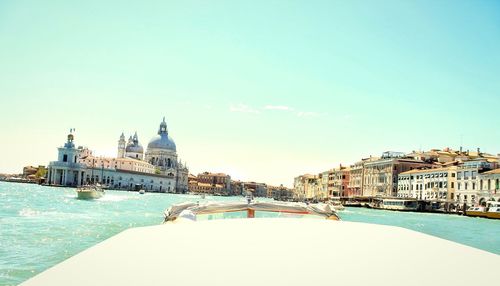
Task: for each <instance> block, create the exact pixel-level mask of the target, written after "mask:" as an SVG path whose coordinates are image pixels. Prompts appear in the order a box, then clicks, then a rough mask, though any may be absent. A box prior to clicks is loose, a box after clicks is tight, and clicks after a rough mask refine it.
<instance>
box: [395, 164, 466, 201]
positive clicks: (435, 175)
mask: <svg viewBox="0 0 500 286" xmlns="http://www.w3.org/2000/svg"><path fill="white" fill-rule="evenodd" d="M456 173H457V167H456V166H451V167H446V168H431V169H422V170H419V169H415V170H411V171H406V172H402V173H400V174H399V175H398V184H397V188H398V191H397V197H400V198H415V199H419V200H431V201H449V200H454V197H455V187H456V183H457V182H456Z"/></svg>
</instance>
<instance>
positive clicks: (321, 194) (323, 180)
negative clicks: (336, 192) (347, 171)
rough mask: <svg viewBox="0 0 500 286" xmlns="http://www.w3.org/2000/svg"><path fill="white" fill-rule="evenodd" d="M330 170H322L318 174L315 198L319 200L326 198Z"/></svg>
mask: <svg viewBox="0 0 500 286" xmlns="http://www.w3.org/2000/svg"><path fill="white" fill-rule="evenodd" d="M329 175H330V171H324V172H322V173H319V174H318V180H319V182H318V183H319V184H318V186H317V188H318V190H317V195H316V198H317V199H319V200H325V199H327V198H328V181H329Z"/></svg>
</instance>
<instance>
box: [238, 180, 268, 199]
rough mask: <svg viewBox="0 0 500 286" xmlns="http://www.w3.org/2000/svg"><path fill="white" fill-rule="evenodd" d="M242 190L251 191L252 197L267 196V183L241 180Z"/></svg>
mask: <svg viewBox="0 0 500 286" xmlns="http://www.w3.org/2000/svg"><path fill="white" fill-rule="evenodd" d="M242 185H243V187H242V188H243V191H244V193H245V192H251V193H252V194H253V196H254V197H267V185H266V184H265V183H257V182H242Z"/></svg>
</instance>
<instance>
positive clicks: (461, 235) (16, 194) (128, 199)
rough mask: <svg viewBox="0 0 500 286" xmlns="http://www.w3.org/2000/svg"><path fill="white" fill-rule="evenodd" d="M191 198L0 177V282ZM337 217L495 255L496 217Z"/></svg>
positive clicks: (365, 213)
mask: <svg viewBox="0 0 500 286" xmlns="http://www.w3.org/2000/svg"><path fill="white" fill-rule="evenodd" d="M206 199H208V200H218V201H229V200H231V201H232V200H243V198H241V197H232V198H231V197H210V196H207V198H206ZM199 200H201V198H200V197H199V196H196V195H170V194H152V193H147V194H145V195H140V194H138V193H135V192H123V191H109V192H107V194H106V195H105V196H104V197H103V198H101V199H99V200H95V201H82V200H77V199H76V193H75V190H74V189H70V188H55V187H42V186H38V185H30V184H15V183H5V182H0V285H17V284H19V283H21V282H22V281H24V280H26V279H28V278H30V277H32V276H34V275H36V274H37V273H39V272H41V271H43V270H45V269H47V268H49V267H51V266H53V265H55V264H57V263H59V262H61V261H63V260H65V259H67V258H68V257H71V256H73V255H74V254H76V253H78V252H80V251H82V250H84V249H86V248H88V247H90V246H92V245H95V244H96V243H98V242H101V241H103V240H105V239H106V238H109V237H111V236H113V235H115V234H117V233H119V232H121V231H123V230H125V229H127V228H130V227H138V226H148V225H158V224H160V223H161V222H162V220H163V211H164V210H165V209H166V208H167V207H168V206H170V205H171V204H173V203H179V202H184V201H193V202H195V201H199ZM257 214H258V215H259V213H257ZM238 215H241V214H237V213H234V214H230V215H229V216H230V217H234V216H238ZM259 216H261V215H259ZM264 216H265V215H264ZM341 217H342V219H343V220H346V221H359V222H369V223H379V224H387V225H396V226H401V227H406V228H409V229H413V230H416V231H420V232H424V233H428V234H432V235H435V236H438V237H442V238H445V239H449V240H452V241H456V242H459V243H463V244H467V245H470V246H473V247H477V248H481V249H484V250H486V251H490V252H493V253H497V254H500V221H494V220H488V219H481V218H468V217H460V216H452V215H437V214H422V213H402V212H390V211H380V210H370V209H362V208H348V209H347V210H346V211H344V212H342V213H341Z"/></svg>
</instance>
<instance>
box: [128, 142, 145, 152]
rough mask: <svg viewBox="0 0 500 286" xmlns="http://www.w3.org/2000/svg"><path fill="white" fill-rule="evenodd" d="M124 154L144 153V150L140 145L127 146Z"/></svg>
mask: <svg viewBox="0 0 500 286" xmlns="http://www.w3.org/2000/svg"><path fill="white" fill-rule="evenodd" d="M125 152H127V153H144V148H142V145H140V144H139V145H127V147H126V148H125Z"/></svg>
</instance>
